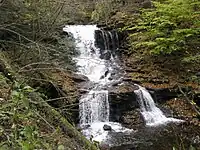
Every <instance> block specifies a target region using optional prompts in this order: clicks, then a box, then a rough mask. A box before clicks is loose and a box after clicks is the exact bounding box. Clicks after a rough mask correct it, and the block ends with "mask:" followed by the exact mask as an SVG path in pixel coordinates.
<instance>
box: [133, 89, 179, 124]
mask: <svg viewBox="0 0 200 150" xmlns="http://www.w3.org/2000/svg"><path fill="white" fill-rule="evenodd" d="M138 87H139V89H138V90H136V91H135V93H136V95H137V97H138V101H139V103H140V108H141V113H142V115H143V117H144V119H145V121H146V125H148V126H157V125H160V124H166V123H169V122H183V121H182V120H179V119H175V118H167V117H166V116H165V115H164V114H163V112H162V111H161V110H160V109H159V108H158V107H156V105H155V103H154V100H153V98H152V97H151V95H150V93H149V92H148V91H147V90H146V89H145V88H144V87H141V86H138Z"/></svg>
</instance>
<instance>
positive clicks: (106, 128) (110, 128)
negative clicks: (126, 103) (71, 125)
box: [103, 124, 112, 131]
mask: <svg viewBox="0 0 200 150" xmlns="http://www.w3.org/2000/svg"><path fill="white" fill-rule="evenodd" d="M103 129H104V130H105V131H111V130H112V127H111V126H109V125H107V124H105V125H104V126H103Z"/></svg>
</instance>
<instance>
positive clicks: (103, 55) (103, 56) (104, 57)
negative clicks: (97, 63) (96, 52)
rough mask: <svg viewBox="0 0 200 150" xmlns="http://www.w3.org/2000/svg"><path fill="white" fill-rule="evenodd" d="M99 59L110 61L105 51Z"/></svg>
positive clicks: (109, 54) (109, 56)
mask: <svg viewBox="0 0 200 150" xmlns="http://www.w3.org/2000/svg"><path fill="white" fill-rule="evenodd" d="M100 58H101V59H105V60H110V58H111V53H110V52H109V51H105V52H104V53H103V54H101V56H100Z"/></svg>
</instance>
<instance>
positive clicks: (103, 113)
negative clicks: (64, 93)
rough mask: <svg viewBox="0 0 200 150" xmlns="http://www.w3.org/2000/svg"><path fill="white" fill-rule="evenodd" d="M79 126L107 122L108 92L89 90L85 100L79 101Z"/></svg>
mask: <svg viewBox="0 0 200 150" xmlns="http://www.w3.org/2000/svg"><path fill="white" fill-rule="evenodd" d="M79 110H80V124H81V125H87V124H91V123H93V122H98V121H101V122H108V121H109V116H110V115H109V113H110V112H109V102H108V91H106V90H101V91H93V90H91V91H90V92H89V93H88V95H87V96H86V97H85V98H82V99H81V100H80V104H79Z"/></svg>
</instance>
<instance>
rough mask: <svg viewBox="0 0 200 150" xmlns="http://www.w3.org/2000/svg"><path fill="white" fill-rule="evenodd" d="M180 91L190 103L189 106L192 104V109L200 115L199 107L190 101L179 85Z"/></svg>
mask: <svg viewBox="0 0 200 150" xmlns="http://www.w3.org/2000/svg"><path fill="white" fill-rule="evenodd" d="M178 88H179V91H180V92H181V93H182V94H183V96H184V97H185V98H186V100H187V101H188V103H189V104H191V106H192V108H193V109H194V111H195V112H196V113H197V114H198V115H200V111H199V110H198V108H197V106H196V105H194V104H193V103H192V102H191V101H190V99H189V98H188V97H187V95H186V94H185V93H184V92H183V90H182V89H181V87H180V86H179V85H178Z"/></svg>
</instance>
